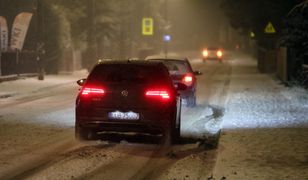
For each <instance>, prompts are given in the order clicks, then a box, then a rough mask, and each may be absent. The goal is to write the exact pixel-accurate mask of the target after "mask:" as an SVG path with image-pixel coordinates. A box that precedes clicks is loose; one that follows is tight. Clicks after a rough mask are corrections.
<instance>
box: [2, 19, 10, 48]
mask: <svg viewBox="0 0 308 180" xmlns="http://www.w3.org/2000/svg"><path fill="white" fill-rule="evenodd" d="M8 33H9V32H8V27H7V22H6V19H5V18H4V17H3V16H0V50H1V51H7V48H8V41H9V36H8Z"/></svg>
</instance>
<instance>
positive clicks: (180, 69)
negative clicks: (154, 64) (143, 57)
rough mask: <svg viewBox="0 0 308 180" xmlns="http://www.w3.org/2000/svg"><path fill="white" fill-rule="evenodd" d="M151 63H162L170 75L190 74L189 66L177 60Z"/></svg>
mask: <svg viewBox="0 0 308 180" xmlns="http://www.w3.org/2000/svg"><path fill="white" fill-rule="evenodd" d="M151 61H160V62H162V63H163V64H164V65H165V66H166V67H167V68H168V70H169V73H170V74H171V75H174V74H175V75H176V74H186V73H189V72H191V70H190V68H189V65H188V64H187V62H185V61H179V60H159V59H157V60H156V59H153V60H151Z"/></svg>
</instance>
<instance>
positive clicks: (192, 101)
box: [187, 96, 196, 107]
mask: <svg viewBox="0 0 308 180" xmlns="http://www.w3.org/2000/svg"><path fill="white" fill-rule="evenodd" d="M195 106H196V96H191V97H189V98H187V107H195Z"/></svg>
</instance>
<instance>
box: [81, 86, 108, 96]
mask: <svg viewBox="0 0 308 180" xmlns="http://www.w3.org/2000/svg"><path fill="white" fill-rule="evenodd" d="M81 94H82V95H84V96H87V95H103V94H105V91H104V89H102V88H88V87H85V88H83V89H82V91H81Z"/></svg>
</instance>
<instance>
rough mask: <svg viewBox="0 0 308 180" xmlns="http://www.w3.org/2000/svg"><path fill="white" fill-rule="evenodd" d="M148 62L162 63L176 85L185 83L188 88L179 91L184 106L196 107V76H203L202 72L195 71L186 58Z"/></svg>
mask: <svg viewBox="0 0 308 180" xmlns="http://www.w3.org/2000/svg"><path fill="white" fill-rule="evenodd" d="M147 60H148V61H156V62H162V63H164V65H165V66H166V67H167V68H168V70H169V73H170V76H171V78H172V80H173V82H174V84H175V85H176V84H177V83H183V84H185V85H186V86H187V88H186V89H185V90H179V93H180V95H181V98H182V100H183V104H186V105H187V106H188V107H194V106H195V105H196V89H197V79H196V75H201V74H202V73H201V72H200V71H193V69H192V67H191V65H190V63H189V61H188V59H186V58H182V59H181V58H170V59H168V58H147Z"/></svg>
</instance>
